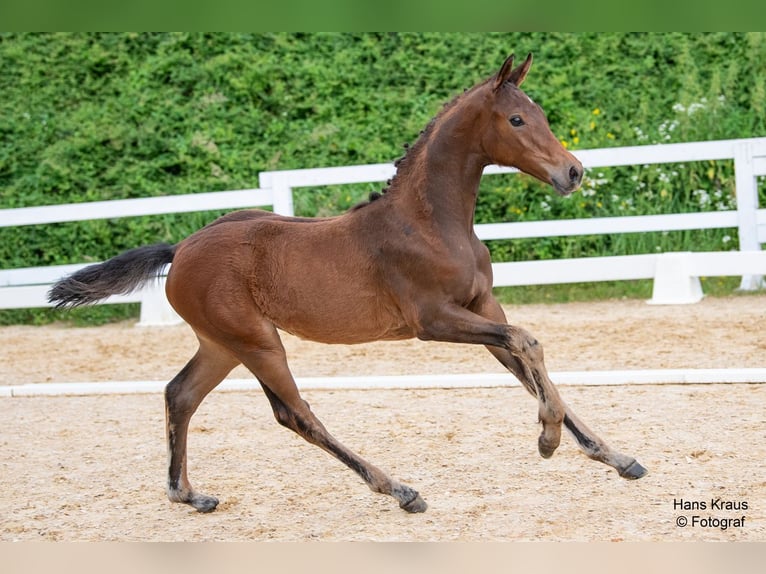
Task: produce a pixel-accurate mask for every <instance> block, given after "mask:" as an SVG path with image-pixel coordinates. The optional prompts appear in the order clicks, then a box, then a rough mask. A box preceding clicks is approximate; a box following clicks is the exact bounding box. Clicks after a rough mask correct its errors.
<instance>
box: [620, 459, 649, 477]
mask: <svg viewBox="0 0 766 574" xmlns="http://www.w3.org/2000/svg"><path fill="white" fill-rule="evenodd" d="M647 472H649V471H648V470H646V469H645V468H644V467H643V466H641V465H640V464H639V463H638V461H636V460H634V461H633V462H632V463H631V464H630V465H629V466H628V467H627V468H624V469H622V470H620V471H619V473H620V476H621V477H622V478H627V479H628V480H636V479H638V478H641V477H642V476H645V475H646V473H647Z"/></svg>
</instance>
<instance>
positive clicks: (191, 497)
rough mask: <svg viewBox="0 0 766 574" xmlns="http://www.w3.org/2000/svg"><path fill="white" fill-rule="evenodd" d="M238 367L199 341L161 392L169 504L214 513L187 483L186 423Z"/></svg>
mask: <svg viewBox="0 0 766 574" xmlns="http://www.w3.org/2000/svg"><path fill="white" fill-rule="evenodd" d="M238 364H239V361H237V360H236V359H235V358H233V357H232V356H231V355H229V354H228V353H227V352H226V351H224V350H222V349H221V348H220V347H217V346H216V345H214V344H213V343H210V342H208V341H206V340H204V339H200V347H199V350H198V351H197V354H195V355H194V357H192V359H191V360H190V361H189V362H188V363H187V364H186V366H185V367H184V368H183V369H181V372H179V373H178V374H177V375H176V376H175V377H174V378H173V380H172V381H170V383H168V385H167V387H166V388H165V427H166V434H167V441H168V484H167V494H168V498H169V499H170V500H171V501H172V502H185V503H187V504H191V505H192V506H193V507H194V508H196V509H197V510H198V511H199V512H211V511H213V510H215V507H216V506H218V499H217V498H215V497H213V496H207V495H204V494H200V493H198V492H196V491H195V490H194V489H193V488H192V486H191V483H190V482H189V477H188V476H187V465H186V441H187V435H188V431H189V420H190V419H191V417H192V415H193V414H194V412H195V411H196V410H197V407H198V406H199V405H200V403H201V402H202V400H203V399H204V398H205V397H206V396H207V394H208V393H209V392H210V391H211V390H213V389H214V388H215V387H216V386H217V385H218V384H219V383H220V382H221V381H222V380H223V379H224V378H225V377H226V375H228V374H229V372H230V371H231V370H232V369H233V368H234V367H236V366H237V365H238Z"/></svg>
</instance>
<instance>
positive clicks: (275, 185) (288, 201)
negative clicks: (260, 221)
mask: <svg viewBox="0 0 766 574" xmlns="http://www.w3.org/2000/svg"><path fill="white" fill-rule="evenodd" d="M271 185H272V187H271V191H272V194H273V198H274V199H273V202H274V203H273V206H274V213H278V214H280V215H288V216H293V215H295V208H294V206H293V190H292V188H291V187H290V183H289V182H288V181H287V180H286V179H285V178H283V177H280V176H279V174H274V175H272V180H271Z"/></svg>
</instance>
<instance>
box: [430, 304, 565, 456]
mask: <svg viewBox="0 0 766 574" xmlns="http://www.w3.org/2000/svg"><path fill="white" fill-rule="evenodd" d="M490 299H491V300H490V301H488V303H487V305H486V307H487V309H486V310H485V309H484V306H482V305H479V306H477V310H476V312H474V311H473V310H469V309H464V308H462V307H458V306H454V307H451V308H450V307H444V306H442V307H440V308H439V317H438V319H434V318H433V315H430V316H429V318H431V320H430V321H428V322H427V323H426V328H425V329H424V331H423V333H421V334H420V335H419V336H420V338H433V339H438V340H441V341H454V342H465V343H479V344H484V345H486V346H487V348H488V349H490V351H492V352H493V353H494V354H495V356H496V357H497V358H498V359H499V360H500V361H501V362H502V363H503V364H504V365H505V366H506V368H508V369H509V370H510V371H511V372H512V373H513V374H514V375H515V376H516V378H517V379H518V380H519V381H520V382H521V384H522V385H523V386H524V388H526V389H527V391H529V393H530V394H531V395H532V396H534V397H536V398H537V400H538V404H539V410H538V417H539V420H540V422H541V423H542V425H543V430H542V433H541V434H540V438H539V439H538V450H539V451H540V454H541V455H542V456H543V457H544V458H549V457H551V456H552V455H553V453H554V451H555V450H556V448H558V446H559V443H560V442H561V423H562V422H563V421H564V415H565V406H564V403H563V402H562V400H561V398H560V397H559V393H558V390H557V389H556V387H555V386H554V384H553V382H552V381H551V380H550V378H549V377H548V371H547V370H546V368H545V363H544V361H543V348H542V345H540V343H539V342H538V341H537V339H535V338H534V337H533V336H532V335H531V333H529V332H527V331H525V330H524V329H521V328H519V327H515V326H512V325H508V324H507V323H506V321H505V316H504V314H503V312H502V308H500V306H499V305H496V304H493V302H494V299H493V298H491V297H490ZM497 311H499V312H497Z"/></svg>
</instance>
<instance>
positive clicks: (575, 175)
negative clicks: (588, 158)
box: [569, 165, 581, 182]
mask: <svg viewBox="0 0 766 574" xmlns="http://www.w3.org/2000/svg"><path fill="white" fill-rule="evenodd" d="M580 177H581V175H580V170H579V169H577V167H576V166H574V165H573V166H572V167H570V168H569V181H572V182H575V181H580Z"/></svg>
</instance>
